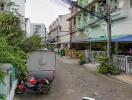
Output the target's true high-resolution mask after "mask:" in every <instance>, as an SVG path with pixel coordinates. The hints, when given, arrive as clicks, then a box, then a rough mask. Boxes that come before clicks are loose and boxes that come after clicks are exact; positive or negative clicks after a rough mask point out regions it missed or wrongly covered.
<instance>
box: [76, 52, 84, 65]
mask: <svg viewBox="0 0 132 100" xmlns="http://www.w3.org/2000/svg"><path fill="white" fill-rule="evenodd" d="M78 63H79V64H80V65H83V64H85V63H86V61H85V55H83V54H80V55H79V62H78Z"/></svg>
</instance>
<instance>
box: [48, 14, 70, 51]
mask: <svg viewBox="0 0 132 100" xmlns="http://www.w3.org/2000/svg"><path fill="white" fill-rule="evenodd" d="M69 17H70V14H66V15H60V16H59V17H58V18H57V19H56V20H55V21H54V22H53V23H52V24H51V25H50V27H49V33H48V38H49V39H48V40H49V41H50V42H51V43H52V44H55V45H57V47H58V48H69V45H70V44H69V42H70V34H69V22H68V21H67V19H68V18H69Z"/></svg>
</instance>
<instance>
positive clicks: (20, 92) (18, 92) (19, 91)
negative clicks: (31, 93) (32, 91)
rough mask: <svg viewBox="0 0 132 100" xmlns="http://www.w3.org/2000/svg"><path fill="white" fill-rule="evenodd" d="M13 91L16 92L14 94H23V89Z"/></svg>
mask: <svg viewBox="0 0 132 100" xmlns="http://www.w3.org/2000/svg"><path fill="white" fill-rule="evenodd" d="M15 93H16V94H23V93H24V91H23V90H20V89H16V91H15Z"/></svg>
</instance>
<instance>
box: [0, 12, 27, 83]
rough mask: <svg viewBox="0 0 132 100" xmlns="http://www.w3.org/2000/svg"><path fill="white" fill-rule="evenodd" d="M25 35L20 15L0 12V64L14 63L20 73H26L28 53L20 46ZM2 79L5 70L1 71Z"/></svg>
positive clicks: (0, 78) (0, 76)
mask: <svg viewBox="0 0 132 100" xmlns="http://www.w3.org/2000/svg"><path fill="white" fill-rule="evenodd" d="M25 36H26V35H25V33H24V32H23V31H22V29H21V26H20V18H19V17H17V16H15V15H14V14H13V13H11V12H2V13H0V64H4V63H11V64H14V65H16V67H17V69H18V70H19V72H20V73H26V71H27V67H26V64H25V60H26V53H25V51H23V50H22V48H20V44H21V43H22V41H23V40H24V39H25ZM2 80H3V72H0V82H2Z"/></svg>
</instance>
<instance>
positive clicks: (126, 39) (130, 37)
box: [112, 35, 132, 42]
mask: <svg viewBox="0 0 132 100" xmlns="http://www.w3.org/2000/svg"><path fill="white" fill-rule="evenodd" d="M112 41H113V42H132V35H127V36H123V37H120V38H116V39H113V40H112Z"/></svg>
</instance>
